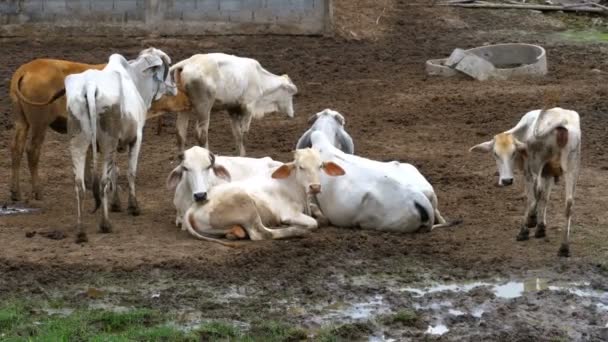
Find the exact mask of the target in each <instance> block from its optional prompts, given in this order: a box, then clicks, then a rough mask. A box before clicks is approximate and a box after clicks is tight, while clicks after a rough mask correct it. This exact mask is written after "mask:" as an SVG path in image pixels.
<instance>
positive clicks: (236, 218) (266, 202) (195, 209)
mask: <svg viewBox="0 0 608 342" xmlns="http://www.w3.org/2000/svg"><path fill="white" fill-rule="evenodd" d="M321 170H323V171H324V173H326V174H327V175H329V176H332V177H333V176H339V175H343V174H344V170H343V169H342V168H341V167H340V166H339V165H337V164H336V163H334V162H331V161H329V162H323V161H322V159H321V156H320V155H319V153H318V152H317V151H315V150H313V149H309V148H307V149H302V150H296V151H295V152H294V161H293V162H290V163H287V164H283V165H281V166H280V167H279V168H277V169H276V170H275V171H274V172H272V175H271V176H259V177H256V178H250V179H247V180H244V181H239V182H230V183H225V184H221V185H218V186H216V187H214V188H212V189H211V190H210V191H209V193H208V196H207V197H208V198H207V201H206V202H204V203H199V202H196V203H194V204H193V205H192V206H191V207H190V209H188V211H186V214H185V215H184V224H185V226H186V229H187V230H188V231H189V232H190V234H192V235H193V236H194V237H196V238H199V239H203V240H208V241H214V242H220V243H223V241H221V240H218V239H215V238H213V237H211V236H225V235H226V234H227V233H229V232H230V231H231V230H232V229H233V228H234V227H235V226H237V227H242V228H243V229H245V231H246V232H247V234H248V235H249V237H250V238H251V240H265V239H281V238H289V237H296V236H303V235H306V234H308V233H309V232H310V231H311V230H312V229H315V228H317V227H318V224H317V221H316V220H315V219H314V218H312V217H310V216H308V215H305V214H304V213H303V212H304V211H305V210H306V207H307V206H308V196H309V195H310V194H315V193H319V192H320V191H321V184H320V182H319V174H320V173H321ZM281 225H287V226H288V227H286V228H279V227H280V226H281ZM268 227H277V229H269V228H268Z"/></svg>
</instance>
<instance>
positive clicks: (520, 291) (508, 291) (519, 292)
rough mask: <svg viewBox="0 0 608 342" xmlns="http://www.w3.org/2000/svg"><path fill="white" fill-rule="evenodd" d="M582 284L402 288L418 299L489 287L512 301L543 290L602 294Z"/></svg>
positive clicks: (531, 281)
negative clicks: (428, 295) (441, 293)
mask: <svg viewBox="0 0 608 342" xmlns="http://www.w3.org/2000/svg"><path fill="white" fill-rule="evenodd" d="M581 285H584V286H586V285H588V284H580V283H571V284H567V285H566V286H548V283H547V280H546V279H542V278H531V279H526V280H524V281H510V282H507V283H504V284H496V283H489V282H473V283H469V284H439V285H434V286H431V287H428V288H413V287H406V288H402V289H401V291H403V292H411V293H414V294H415V296H416V297H423V296H426V295H427V294H431V293H437V292H447V291H452V292H469V291H471V290H473V289H476V288H479V287H489V288H490V290H491V291H492V292H493V293H494V295H495V296H496V297H498V298H503V299H512V298H517V297H521V296H523V295H524V293H527V292H538V291H542V290H550V291H559V290H567V291H569V292H570V293H573V294H575V295H577V296H580V297H599V296H600V294H599V292H597V291H589V290H583V289H580V288H578V287H579V286H581Z"/></svg>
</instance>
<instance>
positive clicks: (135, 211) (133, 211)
mask: <svg viewBox="0 0 608 342" xmlns="http://www.w3.org/2000/svg"><path fill="white" fill-rule="evenodd" d="M127 212H128V213H129V215H131V216H139V214H141V212H140V210H139V207H137V206H131V205H130V206H129V207H128V208H127Z"/></svg>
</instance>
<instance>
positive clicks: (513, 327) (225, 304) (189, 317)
mask: <svg viewBox="0 0 608 342" xmlns="http://www.w3.org/2000/svg"><path fill="white" fill-rule="evenodd" d="M328 284H331V285H328V286H331V287H332V289H333V287H335V288H336V289H337V290H335V291H334V290H331V291H330V292H334V293H337V294H339V295H335V296H329V297H319V298H315V297H312V296H301V295H297V294H287V293H280V292H276V293H275V294H272V293H269V292H268V289H262V288H257V287H256V286H254V285H253V284H252V285H248V286H226V287H222V288H218V287H214V286H212V285H210V284H206V283H204V282H201V281H197V282H192V283H184V282H183V281H182V280H179V281H176V280H173V279H162V280H159V281H155V282H153V283H151V284H147V286H145V287H139V288H130V287H128V285H127V284H125V285H126V286H124V287H123V286H118V285H116V284H113V285H112V286H99V287H98V288H91V287H89V288H80V289H78V288H73V289H72V291H75V292H77V293H79V294H78V296H79V297H81V298H82V297H84V298H85V299H86V302H87V307H88V308H90V309H103V310H111V311H118V312H124V311H128V310H131V309H134V308H136V307H141V304H142V303H143V304H144V306H147V307H151V308H157V309H161V310H165V311H166V312H170V313H171V316H172V317H174V319H173V320H172V321H171V322H169V324H171V325H173V326H175V327H178V328H179V329H182V330H184V331H190V330H193V329H197V328H199V327H201V326H202V325H204V324H206V323H210V322H216V321H220V322H223V323H227V324H230V325H233V326H235V327H237V328H239V329H241V330H243V331H247V330H248V329H250V328H251V326H252V325H253V324H255V322H256V321H259V320H260V319H264V320H277V321H279V320H280V321H283V322H287V323H289V324H292V325H295V326H298V327H301V328H303V329H306V330H307V331H308V332H309V335H310V336H311V337H313V339H314V337H315V336H317V334H318V333H319V332H320V331H322V329H327V327H328V326H329V327H336V326H341V325H345V324H346V325H349V324H351V325H353V324H354V325H357V324H358V325H361V324H363V325H364V326H365V329H364V332H363V335H364V336H360V337H361V338H363V339H364V340H368V341H400V340H411V339H414V340H416V339H424V338H425V336H426V337H428V338H433V337H441V338H442V339H443V338H447V339H448V340H459V339H465V340H468V339H477V338H482V339H503V338H506V339H509V338H511V337H513V336H519V335H521V334H524V335H525V334H528V333H529V334H530V335H529V336H537V335H538V331H537V330H538V329H540V330H541V331H545V332H546V333H547V334H549V335H550V336H551V334H553V336H555V337H560V336H561V337H565V338H567V339H569V340H573V341H579V340H580V341H583V340H589V339H591V340H593V338H591V337H594V336H595V337H598V338H600V337H601V336H605V335H606V334H608V291H606V290H607V289H606V288H603V289H602V288H598V287H597V286H595V287H594V286H592V285H591V283H590V282H585V281H578V282H568V281H557V280H550V279H547V278H526V279H524V280H509V281H507V280H500V279H492V280H485V281H473V282H452V283H437V282H429V283H426V284H425V283H422V284H420V285H419V286H413V285H412V284H401V283H400V281H399V279H393V278H391V277H382V276H357V277H352V276H349V277H342V276H336V278H335V279H332V281H331V282H328ZM56 295H57V296H60V293H56ZM184 297H187V298H191V299H188V300H184ZM236 306H238V307H239V308H241V312H240V313H239V314H238V315H236V316H235V315H234V314H233V312H234V310H233V308H234V307H236ZM244 308H252V310H251V311H247V310H246V309H244ZM72 310H73V309H72V308H70V307H65V308H54V309H44V311H46V312H47V313H48V314H59V315H67V314H70V313H71V312H72ZM404 312H406V313H407V315H406V314H404ZM408 315H409V316H408ZM404 317H405V318H404ZM395 322H396V323H395ZM538 322H543V323H542V324H543V325H541V326H538ZM528 326H532V327H536V328H535V329H537V330H534V331H533V332H529V331H527V330H525V329H524V330H523V333H522V332H521V331H522V327H528ZM537 326H538V327H537ZM543 329H544V330H543ZM513 334H515V335H513ZM543 334H545V333H543Z"/></svg>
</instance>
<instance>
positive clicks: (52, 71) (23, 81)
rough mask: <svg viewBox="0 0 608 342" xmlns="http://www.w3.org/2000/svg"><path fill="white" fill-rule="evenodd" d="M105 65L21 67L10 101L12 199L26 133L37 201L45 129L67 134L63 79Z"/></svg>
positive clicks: (51, 62) (47, 62)
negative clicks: (11, 120) (39, 167)
mask: <svg viewBox="0 0 608 342" xmlns="http://www.w3.org/2000/svg"><path fill="white" fill-rule="evenodd" d="M104 66H105V64H84V63H76V62H70V61H64V60H56V59H35V60H33V61H31V62H29V63H26V64H23V65H22V66H20V67H19V69H17V71H15V73H14V74H13V78H12V79H11V87H10V98H11V102H12V104H13V115H14V121H15V135H14V138H13V143H12V145H11V158H12V164H13V165H12V175H11V187H10V191H11V199H12V200H13V201H19V200H21V191H20V189H19V168H20V165H21V157H22V155H23V149H24V148H25V145H26V140H27V136H28V133H30V132H31V138H30V140H29V142H28V144H27V161H28V166H29V169H30V173H31V175H32V198H33V199H36V200H40V199H41V198H42V192H41V189H40V184H39V179H38V160H39V159H40V150H41V146H42V143H43V142H44V137H45V134H46V128H47V127H48V126H51V128H52V129H53V130H55V131H57V132H59V133H63V134H65V133H66V132H67V126H66V123H67V115H66V103H65V96H64V95H65V85H64V80H65V77H66V76H67V75H70V74H75V73H81V72H83V71H85V70H88V69H102V68H103V67H104Z"/></svg>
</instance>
